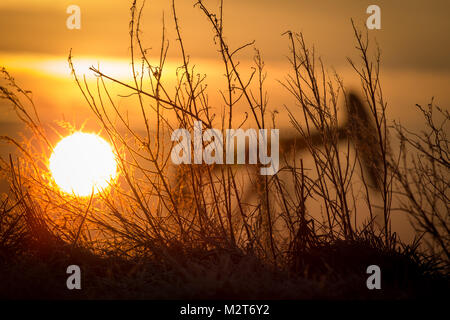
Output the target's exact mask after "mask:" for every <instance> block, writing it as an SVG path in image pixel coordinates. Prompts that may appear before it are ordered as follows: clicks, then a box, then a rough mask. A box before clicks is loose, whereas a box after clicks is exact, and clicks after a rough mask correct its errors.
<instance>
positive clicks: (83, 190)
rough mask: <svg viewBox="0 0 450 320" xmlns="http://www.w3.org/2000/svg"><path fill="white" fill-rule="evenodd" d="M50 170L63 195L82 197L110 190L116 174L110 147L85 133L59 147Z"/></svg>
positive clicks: (60, 144)
mask: <svg viewBox="0 0 450 320" xmlns="http://www.w3.org/2000/svg"><path fill="white" fill-rule="evenodd" d="M49 167H50V171H51V173H52V176H53V179H54V181H55V182H56V184H57V185H58V186H59V188H60V189H61V190H62V191H64V192H66V193H71V194H75V195H77V196H82V197H85V196H90V195H91V194H92V192H94V194H95V193H98V192H99V191H101V190H104V189H105V188H107V187H108V186H109V184H110V182H111V181H112V180H113V179H114V178H115V176H116V172H117V163H116V160H115V156H114V153H113V151H112V149H111V146H110V145H109V144H108V143H107V142H106V141H105V140H104V139H102V138H101V137H99V136H98V135H96V134H91V133H83V132H76V133H74V134H72V135H70V136H67V137H65V138H63V139H62V140H61V141H60V142H59V143H58V144H57V145H56V147H55V148H54V151H53V154H52V155H51V157H50V165H49Z"/></svg>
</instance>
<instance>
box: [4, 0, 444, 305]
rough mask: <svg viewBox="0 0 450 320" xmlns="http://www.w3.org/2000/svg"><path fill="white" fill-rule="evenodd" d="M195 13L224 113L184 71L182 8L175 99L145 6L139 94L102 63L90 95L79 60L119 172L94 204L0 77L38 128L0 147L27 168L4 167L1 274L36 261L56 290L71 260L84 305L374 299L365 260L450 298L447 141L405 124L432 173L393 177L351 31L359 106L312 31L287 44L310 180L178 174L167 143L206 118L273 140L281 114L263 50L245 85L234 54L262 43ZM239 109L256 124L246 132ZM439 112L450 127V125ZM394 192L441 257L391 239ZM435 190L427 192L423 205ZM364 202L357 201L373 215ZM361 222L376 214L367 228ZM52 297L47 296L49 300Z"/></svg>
mask: <svg viewBox="0 0 450 320" xmlns="http://www.w3.org/2000/svg"><path fill="white" fill-rule="evenodd" d="M195 7H196V8H198V9H199V10H200V11H201V12H203V14H204V16H205V17H206V18H207V21H208V23H209V24H210V27H211V28H212V30H213V38H214V44H215V45H216V46H217V48H218V51H219V53H220V59H221V61H222V63H223V70H224V74H225V75H226V83H227V86H226V87H225V88H223V89H222V90H221V91H220V92H221V93H222V97H223V104H224V108H223V110H218V109H217V108H213V107H211V106H210V104H209V100H208V94H207V93H208V91H207V90H208V89H207V86H206V79H205V78H204V77H200V76H198V75H197V74H196V71H195V67H194V65H193V63H192V62H191V61H190V60H189V57H188V54H187V52H186V51H185V47H184V44H183V40H182V39H183V37H182V28H181V25H180V22H179V20H178V19H177V15H176V7H175V4H173V12H172V16H173V19H174V22H175V26H176V33H177V37H178V39H177V45H178V48H179V53H180V67H179V68H178V69H177V70H176V79H177V85H176V88H175V90H173V89H170V88H168V87H167V84H166V83H167V81H166V79H165V76H164V75H165V73H164V70H165V62H166V56H167V50H168V40H167V39H166V37H165V29H164V28H163V34H162V41H161V47H160V51H159V57H158V58H157V59H154V58H153V57H152V58H153V59H150V55H149V52H148V51H147V50H146V49H145V45H144V43H143V40H142V39H141V37H140V35H141V33H140V21H141V19H142V15H143V10H144V7H143V6H138V5H137V4H136V1H135V2H133V5H132V7H131V20H130V44H129V46H130V52H131V60H130V61H131V68H132V72H133V82H132V83H124V82H121V81H119V80H117V79H114V78H111V77H110V76H108V75H107V74H104V73H103V72H102V71H101V70H99V69H97V68H94V67H92V68H91V70H92V72H93V73H94V74H96V75H97V76H98V77H97V85H96V86H95V87H89V86H88V84H87V81H86V79H85V78H83V77H80V76H79V75H78V74H77V73H76V69H75V67H74V66H73V64H72V60H71V55H70V56H69V64H70V66H71V68H72V71H73V75H74V79H75V82H76V85H78V87H79V88H80V90H81V92H82V93H83V95H84V97H85V100H86V105H87V106H88V107H89V108H90V109H91V111H92V113H93V115H94V116H95V117H96V119H97V120H98V123H99V124H100V125H101V127H102V135H103V136H104V137H106V138H108V139H109V141H110V143H111V145H112V146H113V148H114V151H115V153H116V156H117V159H118V164H119V169H120V175H119V179H118V181H116V182H115V183H114V185H113V186H112V188H111V189H110V190H108V191H105V192H103V193H101V194H99V195H96V196H94V197H91V198H88V199H86V198H78V197H75V196H70V195H67V194H63V193H62V192H61V191H60V190H59V189H58V188H57V187H56V186H55V184H54V182H53V181H52V178H51V176H50V173H49V171H48V166H47V165H48V163H47V162H48V160H47V159H48V157H49V155H50V154H51V151H52V148H53V144H52V143H51V141H50V139H49V138H48V136H49V134H48V132H46V130H45V129H44V127H43V126H42V124H41V122H40V120H39V117H38V112H37V110H36V108H35V106H34V105H33V102H32V100H31V98H30V97H31V96H30V94H29V93H28V92H26V91H24V90H22V89H20V87H19V86H18V85H16V83H15V81H14V79H13V78H12V77H11V76H10V75H9V74H8V73H7V71H6V70H4V69H3V70H2V73H3V75H4V78H5V80H6V81H7V84H6V85H2V86H1V87H0V88H1V92H2V98H4V99H7V100H9V101H10V102H11V104H12V105H13V106H14V108H15V110H16V112H17V115H18V117H19V118H20V119H21V120H22V121H23V122H24V123H25V124H26V125H27V128H28V130H30V132H31V135H30V136H31V138H29V139H26V140H24V141H15V140H13V139H11V138H8V137H2V138H3V139H4V140H6V141H7V142H10V143H13V144H15V145H16V146H17V148H18V150H19V151H20V153H19V154H20V155H19V156H18V157H17V158H13V157H10V158H9V159H2V163H1V173H2V175H3V176H4V177H5V178H7V179H8V180H9V182H10V187H11V192H10V193H9V194H8V195H4V196H3V200H2V206H1V215H0V255H1V256H2V257H3V258H4V259H2V260H3V261H4V262H6V261H9V262H10V263H3V265H2V268H3V269H2V270H3V271H5V270H6V271H5V274H10V273H14V269H13V267H12V266H14V268H17V270H21V268H27V263H28V261H34V262H35V261H36V260H35V259H37V260H38V261H48V263H47V264H46V263H45V262H43V264H42V265H41V264H39V265H40V266H41V267H42V269H40V271H39V270H37V271H35V272H36V273H37V274H42V273H46V274H54V273H56V274H58V276H56V275H55V276H54V277H53V276H49V279H50V278H52V279H54V281H55V282H54V283H55V286H56V288H59V289H60V290H63V289H64V288H60V287H61V284H59V285H58V283H59V282H58V281H59V280H58V279H59V277H64V276H63V275H61V274H60V273H58V272H61V271H57V270H59V268H62V266H64V265H65V264H67V263H68V262H69V261H79V264H80V265H82V266H84V270H87V271H86V272H87V273H88V279H89V280H86V283H88V288H89V290H87V291H84V293H82V294H81V295H82V296H83V297H89V298H95V297H141V298H142V297H147V298H151V297H153V298H182V297H210V298H211V297H215V298H218V297H219V298H220V297H242V298H245V297H247V298H314V297H316V298H339V297H342V294H344V297H345V296H346V295H347V296H348V297H380V296H379V295H378V296H377V294H376V293H373V294H370V293H369V292H368V291H367V289H365V287H364V285H365V277H366V275H365V268H366V267H367V265H369V264H380V265H381V267H382V270H386V275H387V277H386V279H388V280H387V281H388V282H387V283H388V284H387V287H388V288H390V289H389V290H387V291H385V292H384V294H386V295H385V296H384V297H396V295H397V296H398V294H399V292H401V294H400V297H410V296H416V295H418V294H419V293H420V292H421V291H423V290H425V291H426V292H427V291H429V290H431V288H432V287H433V286H434V285H435V284H436V283H437V282H433V281H431V282H430V283H432V284H429V285H426V284H425V282H426V281H425V280H424V279H431V278H427V277H438V279H441V278H439V277H447V278H444V279H445V280H444V282H443V284H441V286H442V288H444V289H445V287H448V241H449V238H448V234H449V233H448V188H447V187H448V184H449V182H448V139H447V137H446V136H445V135H443V133H444V132H445V129H443V127H436V126H435V124H434V122H431V120H430V119H431V116H430V113H431V109H430V111H425V110H424V114H425V116H426V119H427V120H428V123H427V124H428V125H429V128H431V129H432V133H431V134H430V135H428V136H425V138H423V139H422V140H420V141H421V142H423V143H425V146H422V145H421V144H420V141H418V140H414V138H411V137H409V138H408V136H407V135H406V134H404V130H402V128H401V127H400V126H398V127H397V129H398V130H397V131H398V133H399V134H400V135H401V137H402V141H404V142H405V144H404V145H406V144H408V143H409V145H410V146H412V147H413V148H415V149H417V150H419V152H421V153H422V154H424V155H425V156H427V157H426V159H427V161H429V162H428V163H429V166H426V165H424V164H423V162H415V163H416V166H415V167H413V169H412V171H411V169H406V168H402V167H401V166H400V165H399V161H398V160H395V159H400V156H403V157H407V156H408V154H409V153H407V150H406V149H405V148H406V147H405V148H403V149H402V150H401V151H402V152H401V154H400V155H398V154H393V153H392V152H391V151H390V150H389V143H388V136H389V135H388V129H389V128H388V127H389V126H388V120H387V119H386V106H387V104H386V102H385V100H384V97H383V94H382V89H381V82H380V56H379V54H375V59H374V61H372V60H371V55H370V52H371V51H370V50H369V41H368V37H367V35H363V34H361V33H360V32H359V31H358V29H357V28H356V26H355V25H354V31H355V39H356V45H357V50H358V53H359V54H360V57H361V58H360V60H359V61H351V60H349V61H350V64H351V65H352V66H353V68H354V69H355V71H356V74H357V76H358V77H359V78H360V79H361V91H362V93H363V99H362V102H361V101H360V99H359V98H358V97H357V96H356V95H355V94H351V93H347V92H346V89H345V87H344V84H343V82H342V80H341V79H340V78H339V76H338V75H337V74H332V75H329V74H328V73H327V72H326V71H325V70H326V69H325V67H324V64H323V62H322V61H321V60H320V59H319V58H317V57H316V54H315V52H314V50H313V49H312V48H310V47H308V45H307V44H306V41H305V39H304V37H303V35H302V34H296V33H292V32H288V33H286V35H285V36H286V37H287V40H288V41H289V50H290V58H289V59H290V62H291V66H292V68H291V70H290V71H289V72H290V73H289V74H288V75H287V77H286V79H285V80H284V81H282V84H283V86H284V87H285V88H286V89H287V92H288V93H289V94H291V95H292V96H293V97H294V99H295V100H296V104H297V106H296V107H295V108H294V107H290V108H288V110H287V111H288V112H289V115H290V119H291V123H292V126H293V128H295V129H296V130H297V132H298V139H297V142H295V141H294V142H292V143H300V141H301V143H303V145H304V146H305V148H306V150H307V151H308V152H309V154H310V155H311V156H312V157H313V159H314V167H313V168H311V169H312V171H311V170H305V168H304V165H303V162H302V161H300V162H298V161H291V162H286V163H285V164H284V165H283V167H282V168H281V170H280V173H279V174H277V175H274V176H259V175H258V174H256V175H255V173H254V172H255V171H254V170H253V168H247V169H246V170H238V169H237V168H236V167H233V166H228V165H223V166H210V165H206V164H202V165H189V166H188V165H185V166H178V167H176V168H174V167H173V165H172V164H171V161H170V150H171V145H170V144H168V142H167V141H169V137H170V134H171V132H172V131H173V129H176V128H186V129H188V130H189V131H192V128H193V123H194V121H196V120H201V121H202V122H203V124H204V126H205V127H215V128H222V129H226V128H229V127H231V124H232V123H234V121H238V122H242V123H243V124H244V123H247V124H248V123H251V124H254V125H255V128H258V129H263V128H276V121H275V118H274V117H273V115H272V114H270V113H269V112H268V111H267V104H268V102H267V101H268V100H267V96H266V92H265V88H264V80H265V71H264V62H263V59H262V56H261V54H260V53H259V52H258V51H256V55H255V59H254V63H255V66H254V69H253V71H252V72H250V76H247V77H245V76H244V74H248V72H247V71H248V70H242V67H241V66H240V64H239V60H238V56H239V52H240V51H241V50H246V49H248V47H251V46H252V45H253V44H252V43H249V44H246V45H243V46H242V47H240V48H237V49H236V50H235V49H232V48H230V47H229V46H228V44H227V42H226V40H225V36H224V27H223V19H222V4H221V6H220V8H219V10H218V12H217V13H212V12H211V11H210V9H209V8H208V7H206V5H205V4H204V3H203V2H202V1H198V2H197V3H196V5H195ZM150 60H152V61H158V63H157V64H156V65H155V64H152V63H150ZM111 83H115V84H116V85H117V84H118V85H120V86H122V87H123V88H127V89H128V90H129V92H130V96H129V97H128V99H129V100H130V102H132V103H133V104H135V105H136V108H138V110H140V112H141V119H140V120H141V121H142V124H143V125H144V127H145V131H144V133H143V134H142V133H140V132H139V131H138V130H136V128H135V127H134V126H133V124H132V123H131V122H130V121H129V119H128V118H127V114H126V112H124V111H121V110H120V109H119V108H118V106H117V104H116V102H115V97H114V96H113V95H111V94H110V90H109V89H108V86H109V85H110V84H111ZM341 100H344V106H343V107H341V108H346V109H347V110H348V111H349V114H350V116H351V119H349V121H348V123H349V125H348V126H347V127H346V128H345V132H343V130H342V126H341V123H340V122H339V121H338V111H339V107H338V104H339V103H340V101H341ZM362 104H365V105H367V110H368V111H367V112H365V113H364V112H362V113H361V112H357V111H356V110H363V109H362V108H361V106H360V105H362ZM358 105H359V107H358ZM237 108H239V109H240V111H244V112H241V113H239V114H247V115H248V117H247V118H243V119H242V120H241V119H237V120H236V119H235V117H236V109H237ZM299 114H300V116H299ZM442 114H444V116H445V117H446V119H447V120H448V113H445V112H442ZM150 119H151V120H152V121H150ZM173 119H175V120H173ZM150 123H156V125H155V126H151V125H150ZM361 123H364V124H365V125H364V126H362V125H361ZM56 131H57V132H58V134H60V135H61V136H62V135H65V134H68V133H70V132H72V131H74V128H72V127H71V126H70V125H69V124H62V125H61V124H60V126H58V127H57V129H56ZM343 137H344V139H343ZM368 146H370V149H369V148H368ZM427 148H431V150H429V149H427ZM294 149H295V148H291V150H294ZM393 159H394V160H393ZM418 159H419V158H418ZM420 159H423V158H420ZM308 169H310V168H308ZM429 170H432V171H431V182H430V183H429V184H426V185H423V184H420V183H419V181H422V180H423V179H424V178H425V177H430V175H429ZM243 175H244V176H245V177H244V178H242V176H243ZM360 179H362V181H363V189H362V190H363V194H364V199H363V200H361V199H357V196H356V194H357V193H358V192H359V190H355V185H356V183H355V181H359V180H360ZM411 179H414V181H416V184H415V187H414V188H426V190H421V189H418V190H415V189H414V190H412V189H411V187H410V186H411V183H410V180H411ZM287 182H289V183H287ZM255 185H256V192H253V193H256V194H257V197H256V198H257V199H256V201H255V199H253V201H251V199H248V197H247V196H246V192H245V191H246V190H249V188H250V190H254V188H255V187H253V186H255ZM397 185H398V186H399V187H398V188H397V189H395V187H396V186H397ZM252 188H253V189H252ZM399 192H400V193H401V194H402V196H403V198H402V199H403V201H404V206H403V209H404V210H406V211H407V212H408V213H409V214H410V215H411V217H412V218H413V220H415V223H416V226H417V227H418V228H419V229H418V231H420V232H422V233H423V232H425V234H426V236H425V238H426V239H428V240H429V241H431V243H432V246H433V247H434V248H438V250H436V252H434V253H433V254H432V253H430V252H426V251H422V249H421V248H420V246H419V245H420V241H417V242H414V243H412V244H409V245H406V244H403V243H402V242H401V241H400V240H399V239H398V238H397V236H396V234H395V232H393V230H391V217H390V216H391V212H392V208H391V203H392V199H393V197H394V196H395V195H396V194H397V193H399ZM417 192H419V193H417ZM425 192H426V194H430V196H428V197H425V198H424V199H425V200H420V199H418V198H417V197H418V194H421V195H422V196H423V195H424V194H425ZM377 193H378V195H380V196H378V195H377ZM310 199H313V200H314V201H316V202H318V203H320V204H321V207H322V208H323V212H324V214H323V219H319V218H318V217H317V215H316V214H313V213H311V212H310V211H309V209H308V207H307V202H308V201H309V200H310ZM379 199H381V200H379ZM358 201H363V203H364V204H365V208H364V209H361V206H358V205H357V202H358ZM424 201H428V202H427V203H424ZM357 208H359V209H358V210H357ZM357 215H362V216H363V217H367V218H364V219H363V223H362V224H361V223H357ZM377 217H378V218H377ZM428 235H431V237H428ZM425 238H424V239H425ZM441 252H444V256H443V255H441ZM46 259H47V260H46ZM72 263H73V262H70V263H69V264H72ZM94 266H95V267H94ZM36 268H38V267H36ZM64 268H65V267H64ZM383 268H384V269H383ZM43 270H44V271H43ZM64 271H65V269H64ZM439 272H441V273H439ZM2 273H3V272H2ZM442 273H443V274H444V275H442ZM30 277H31V278H33V277H34V278H33V279H38V278H39V276H33V275H31V276H30ZM389 279H390V280H389ZM89 281H90V282H89ZM61 283H62V284H64V283H65V282H64V281H62V282H61ZM2 286H3V289H2V291H4V290H6V289H5V288H6V287H7V285H5V284H4V285H2ZM11 286H13V287H14V284H11ZM24 286H25V284H24ZM174 286H175V287H176V288H177V289H174ZM19 287H20V285H17V288H19ZM155 287H156V288H160V291H158V292H160V294H156V293H155V290H153V288H155ZM440 288H441V287H440ZM59 289H58V290H59ZM444 289H442V290H444ZM36 290H38V289H36ZM55 290H56V291H57V289H55ZM439 290H440V289H438V291H439ZM17 292H21V291H20V290H17ZM58 292H59V291H58ZM211 292H212V293H213V294H211ZM386 292H388V293H386ZM355 293H356V294H355ZM53 294H54V291H52V290H50V292H49V293H48V296H53ZM67 294H68V293H65V296H67ZM29 295H30V296H33V292H29ZM44 296H45V295H44Z"/></svg>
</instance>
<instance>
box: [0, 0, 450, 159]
mask: <svg viewBox="0 0 450 320" xmlns="http://www.w3.org/2000/svg"><path fill="white" fill-rule="evenodd" d="M204 2H205V4H206V5H207V6H208V7H210V8H211V10H212V11H215V10H217V9H218V6H219V3H220V1H218V0H205V1H204ZM194 3H195V1H190V0H177V1H175V4H176V8H177V15H178V18H179V22H180V26H181V32H182V35H183V38H184V44H185V48H186V51H187V52H188V54H189V56H190V58H191V61H192V62H193V63H195V65H196V66H197V70H198V71H199V72H200V73H207V74H208V78H207V82H208V84H209V92H210V96H211V103H212V104H214V105H220V104H223V103H222V102H221V100H220V94H219V88H220V87H221V86H222V85H223V81H224V78H223V70H222V69H221V64H220V58H219V54H218V52H217V47H216V46H215V45H214V39H213V31H212V29H211V27H210V25H209V23H208V21H207V20H206V18H205V16H204V15H203V14H202V12H201V11H200V9H199V8H198V7H194V6H193V4H194ZM71 4H75V5H78V6H79V7H80V9H81V29H80V30H69V29H68V28H67V27H66V20H67V18H68V17H69V14H67V13H66V9H67V7H68V6H69V5H71ZM371 4H376V5H378V6H379V7H380V8H381V30H370V31H369V32H368V34H369V37H370V39H371V40H372V41H373V43H375V41H376V42H377V43H378V44H379V46H380V48H381V51H382V73H381V79H382V84H383V86H384V94H385V98H386V100H387V102H388V109H389V110H388V112H389V115H390V118H391V120H400V121H401V122H402V123H403V124H404V125H406V126H407V127H410V128H411V127H412V128H417V127H420V115H419V113H418V112H416V111H415V109H414V105H415V104H416V103H419V104H426V103H428V102H429V101H430V99H431V98H432V97H434V99H435V100H434V101H435V102H436V103H437V104H438V105H440V106H441V107H442V108H444V109H448V105H449V103H450V90H449V85H450V59H449V56H450V40H449V39H450V37H449V36H448V34H447V33H448V32H449V31H450V19H448V12H449V11H450V2H449V1H448V0H433V1H423V0H409V1H400V0H388V1H381V0H371V1H365V0H353V1H350V0H342V1H335V0H321V1H312V0H246V1H242V0H225V1H224V21H225V23H224V33H225V36H226V39H227V41H228V42H229V44H230V46H231V48H237V47H239V46H241V45H243V44H245V43H248V42H251V41H253V40H254V41H255V47H256V48H258V49H259V50H260V51H261V54H262V56H263V58H264V60H265V64H266V71H267V72H268V79H267V83H266V89H267V91H268V94H269V104H270V108H272V110H281V109H282V108H283V105H286V106H287V107H289V108H295V103H294V101H293V100H292V99H290V98H289V96H288V95H287V94H286V91H285V90H284V89H283V88H282V86H281V85H280V84H279V82H278V81H279V80H281V81H282V80H283V79H284V78H285V76H286V70H287V68H288V62H287V59H286V56H287V55H288V54H289V48H288V41H287V40H288V39H287V37H286V36H283V35H282V34H283V33H284V32H286V31H288V30H291V31H294V32H303V34H304V36H305V39H306V41H307V42H308V43H309V44H310V45H314V47H315V49H316V52H317V54H318V55H319V56H320V57H321V58H322V59H323V61H324V63H325V66H326V68H327V69H328V70H336V71H337V72H339V73H340V74H341V76H342V77H343V79H344V83H345V84H346V86H348V87H350V88H355V87H357V86H358V84H359V83H358V80H357V78H356V75H355V74H354V72H352V71H351V69H350V67H349V65H348V62H347V57H352V58H353V59H356V58H357V53H356V51H355V48H354V45H355V43H354V38H353V34H352V27H351V23H350V19H351V18H353V19H354V20H355V22H356V23H357V24H358V25H359V26H360V27H364V25H365V21H366V19H367V18H368V16H369V15H368V14H367V13H366V8H367V7H368V6H369V5H371ZM130 5H131V1H104V0H97V1H92V0H89V1H88V0H71V1H65V0H64V1H61V0H59V1H54V0H40V1H35V0H2V1H1V2H0V67H5V68H6V69H7V70H8V71H9V72H10V73H11V74H12V75H13V76H14V77H15V79H16V81H17V82H18V83H19V84H20V85H21V86H22V87H23V88H24V89H27V90H31V91H32V92H33V99H34V101H35V104H36V106H37V107H38V111H39V113H40V115H41V119H43V121H44V122H45V123H49V124H52V123H54V122H55V121H59V120H67V121H69V122H71V123H73V124H74V125H75V126H77V127H80V126H81V125H82V124H83V123H85V122H86V121H90V119H92V114H91V113H90V111H89V109H88V106H87V105H86V103H85V102H84V101H83V97H82V95H81V92H80V91H79V90H78V88H77V87H76V86H75V83H74V80H73V77H72V76H71V74H70V70H69V67H68V64H67V57H68V54H69V51H70V50H71V49H72V55H73V56H74V64H75V68H76V70H77V72H78V73H79V74H86V75H87V77H88V79H91V80H92V79H94V77H93V76H92V74H90V72H89V70H88V69H89V66H91V65H94V66H96V65H100V66H101V69H102V70H103V71H105V72H106V73H107V74H110V75H113V76H115V77H118V78H120V79H123V80H124V81H125V82H127V81H130V78H129V75H130V63H129V54H130V50H129V46H130V45H129V29H128V26H129V19H130V10H129V8H130ZM143 14H144V16H143V19H142V38H143V40H144V42H145V46H146V47H148V48H151V50H150V51H149V52H150V57H151V58H152V57H157V55H158V52H159V48H160V42H161V32H162V27H163V21H164V24H165V28H166V38H167V39H168V40H169V42H170V49H169V52H168V72H172V73H173V74H174V73H175V70H176V68H177V67H178V66H179V65H180V64H181V62H180V60H179V51H178V46H177V42H176V34H175V29H174V23H173V19H172V8H171V1H165V0H156V1H151V0H148V1H147V2H146V6H145V9H144V11H143ZM253 54H254V50H253V49H247V50H246V51H244V52H243V53H242V54H241V55H240V56H239V59H240V60H241V61H242V63H243V64H242V65H243V66H244V67H246V66H248V65H249V63H250V62H251V58H252V56H253ZM91 80H89V81H91ZM114 93H115V95H117V94H119V93H121V94H126V92H121V91H120V90H119V91H114ZM116 97H117V96H116ZM117 99H118V101H119V105H120V106H121V107H123V108H129V113H130V117H133V116H135V117H137V116H138V111H137V110H135V109H136V108H134V109H133V106H132V105H129V104H128V103H127V102H126V100H125V99H122V98H120V97H117ZM283 116H284V120H283ZM280 117H281V126H286V125H287V115H286V113H284V114H282V115H281V116H280ZM138 125H139V124H138ZM140 125H142V123H140ZM20 128H21V127H20V125H19V123H18V120H17V118H16V116H15V115H14V112H12V109H11V107H10V106H9V105H8V104H7V103H5V102H4V101H0V131H1V133H0V135H13V136H14V135H15V134H17V133H18V132H19V131H20ZM7 152H9V149H8V148H7V147H5V146H4V145H1V146H0V154H5V153H7Z"/></svg>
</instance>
